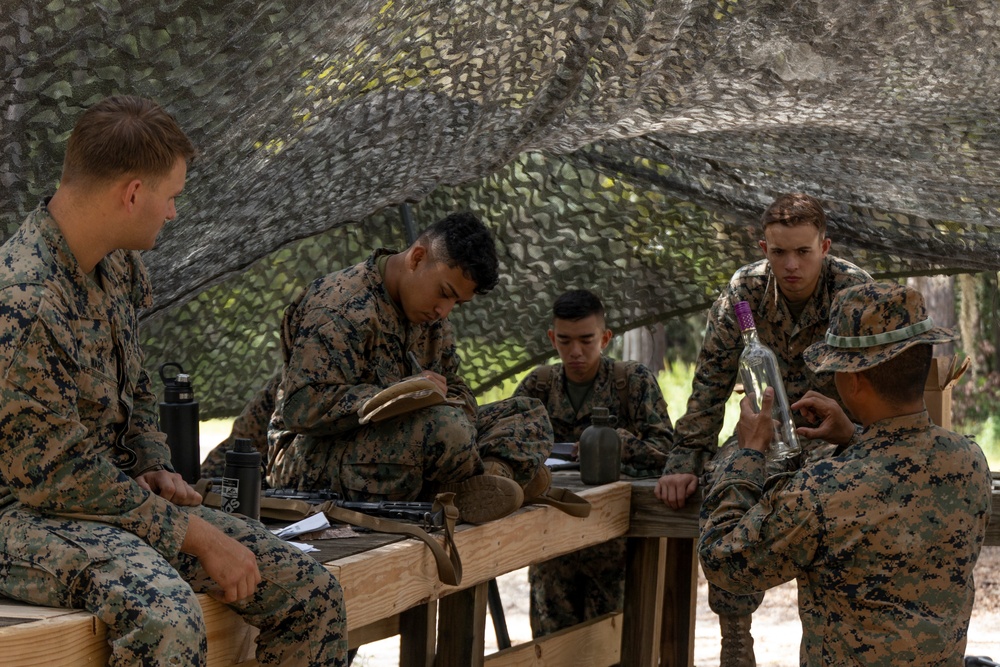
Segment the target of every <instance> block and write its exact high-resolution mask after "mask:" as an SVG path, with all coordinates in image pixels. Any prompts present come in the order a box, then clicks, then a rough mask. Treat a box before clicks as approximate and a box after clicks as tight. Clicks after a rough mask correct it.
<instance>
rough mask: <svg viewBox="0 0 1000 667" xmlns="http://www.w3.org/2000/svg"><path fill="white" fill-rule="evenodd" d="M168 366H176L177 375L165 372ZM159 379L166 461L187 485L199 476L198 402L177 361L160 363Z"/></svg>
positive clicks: (189, 381)
mask: <svg viewBox="0 0 1000 667" xmlns="http://www.w3.org/2000/svg"><path fill="white" fill-rule="evenodd" d="M168 368H176V369H177V375H175V376H174V377H172V378H170V377H167V375H166V370H167V369H168ZM160 379H162V380H163V387H164V391H163V402H162V403H160V430H162V431H163V432H164V433H166V434H167V445H168V446H169V447H170V463H171V465H173V467H174V470H176V471H177V472H178V473H180V475H181V477H183V478H184V481H185V482H187V483H188V484H194V483H195V482H197V481H198V478H199V477H200V476H201V474H200V472H199V468H200V463H201V456H200V454H201V448H200V445H199V442H198V401H196V400H194V390H192V388H191V377H190V376H189V375H188V374H187V373H185V372H184V369H183V368H181V365H180V364H177V363H174V362H172V361H170V362H167V363H165V364H163V365H162V366H160Z"/></svg>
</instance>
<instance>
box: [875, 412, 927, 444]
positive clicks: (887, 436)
mask: <svg viewBox="0 0 1000 667" xmlns="http://www.w3.org/2000/svg"><path fill="white" fill-rule="evenodd" d="M931 428H934V422H933V421H931V417H930V415H929V414H928V413H927V410H921V411H920V412H915V413H913V414H910V415H900V416H899V417H889V418H888V419H881V420H879V421H877V422H873V423H871V424H869V425H868V426H865V427H864V428H863V429H862V430H861V437H860V438H859V440H860V441H861V442H863V443H865V444H864V447H865V448H866V449H871V448H872V447H880V446H885V445H888V444H892V443H894V442H897V441H899V440H905V439H906V438H905V436H906V434H908V433H926V432H927V431H928V430H929V429H931ZM869 441H874V442H871V443H869Z"/></svg>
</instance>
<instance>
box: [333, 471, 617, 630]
mask: <svg viewBox="0 0 1000 667" xmlns="http://www.w3.org/2000/svg"><path fill="white" fill-rule="evenodd" d="M580 495H582V496H583V497H585V498H587V499H588V500H589V501H590V502H591V504H592V506H593V509H592V510H591V514H590V516H589V517H587V518H585V519H579V518H574V517H570V516H567V515H566V514H564V513H562V512H560V511H559V510H556V509H555V508H552V507H547V506H541V505H539V506H531V507H527V508H524V509H522V510H519V511H518V512H517V513H515V514H513V515H511V516H509V517H506V518H504V519H502V520H500V521H493V522H490V523H488V524H484V525H482V526H463V527H462V528H461V529H460V530H458V531H457V532H456V534H455V542H456V544H457V545H458V551H459V554H461V556H462V564H463V570H464V572H463V578H462V586H461V588H468V587H471V586H475V585H477V584H480V583H483V582H485V581H489V580H490V579H493V578H496V577H497V576H498V575H501V574H505V573H507V572H512V571H514V570H517V569H520V568H522V567H525V566H527V565H531V564H532V563H538V562H541V561H543V560H548V559H549V558H552V557H554V556H559V555H562V554H565V553H569V552H571V551H577V550H579V549H582V548H583V547H587V546H591V545H593V544H599V543H601V542H605V541H607V540H609V539H611V538H614V537H620V536H621V535H623V534H624V533H625V531H626V530H627V529H628V513H629V512H628V508H629V497H630V496H631V487H630V485H629V484H628V483H627V482H617V483H615V484H608V485H605V486H599V487H593V488H590V489H587V490H585V491H582V492H581V494H580ZM327 567H328V568H329V569H330V570H331V571H332V572H333V573H334V575H336V576H337V578H338V580H339V581H340V584H341V586H343V588H344V596H345V599H346V601H347V624H348V629H349V630H352V629H354V628H357V627H361V626H363V625H367V624H368V623H371V622H374V621H376V620H378V619H380V618H385V617H387V616H392V615H394V614H398V613H400V612H401V611H404V610H406V609H409V608H411V607H414V606H416V605H418V604H424V603H426V602H428V601H430V600H435V599H440V598H441V597H443V596H445V595H448V594H450V593H452V592H454V591H455V590H459V589H458V588H456V587H454V586H447V585H445V584H442V583H441V581H440V580H439V579H438V577H437V568H436V567H435V564H434V558H433V556H432V555H431V553H430V549H428V548H427V546H426V545H425V544H423V543H422V542H420V541H418V540H405V541H403V542H397V543H395V544H389V545H386V546H383V547H379V548H378V549H375V550H372V551H368V552H365V553H363V554H357V555H354V556H348V557H346V558H341V559H339V560H335V561H332V562H330V563H327Z"/></svg>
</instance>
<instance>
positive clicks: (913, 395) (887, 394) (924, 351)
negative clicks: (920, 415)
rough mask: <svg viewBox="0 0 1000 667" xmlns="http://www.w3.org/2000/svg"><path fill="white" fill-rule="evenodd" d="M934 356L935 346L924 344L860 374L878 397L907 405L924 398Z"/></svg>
mask: <svg viewBox="0 0 1000 667" xmlns="http://www.w3.org/2000/svg"><path fill="white" fill-rule="evenodd" d="M933 354H934V346H933V345H930V344H927V343H922V344H920V345H914V346H912V347H908V348H906V349H905V350H903V351H902V352H900V353H899V354H897V355H896V356H895V357H893V358H892V359H889V360H888V361H883V362H882V363H881V364H878V365H876V366H872V367H871V368H867V369H865V370H863V371H859V372H860V373H862V374H863V375H864V376H865V377H866V378H868V381H869V382H871V383H872V388H873V389H875V391H876V392H878V394H879V396H881V397H882V398H884V399H885V400H887V401H889V402H890V403H892V404H894V405H905V404H907V403H912V402H913V401H916V400H918V399H919V398H921V397H922V396H923V395H924V383H925V382H927V374H928V373H930V370H931V358H932V356H933Z"/></svg>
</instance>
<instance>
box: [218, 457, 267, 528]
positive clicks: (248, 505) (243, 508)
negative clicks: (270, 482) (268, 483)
mask: <svg viewBox="0 0 1000 667" xmlns="http://www.w3.org/2000/svg"><path fill="white" fill-rule="evenodd" d="M222 509H223V510H224V511H226V512H229V513H230V514H242V515H244V516H248V517H250V518H251V519H257V520H260V452H258V451H257V450H256V449H254V448H253V444H252V443H251V442H250V440H249V439H247V438H236V442H235V443H234V447H233V448H232V449H230V450H229V451H228V452H226V471H225V472H224V473H223V474H222Z"/></svg>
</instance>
